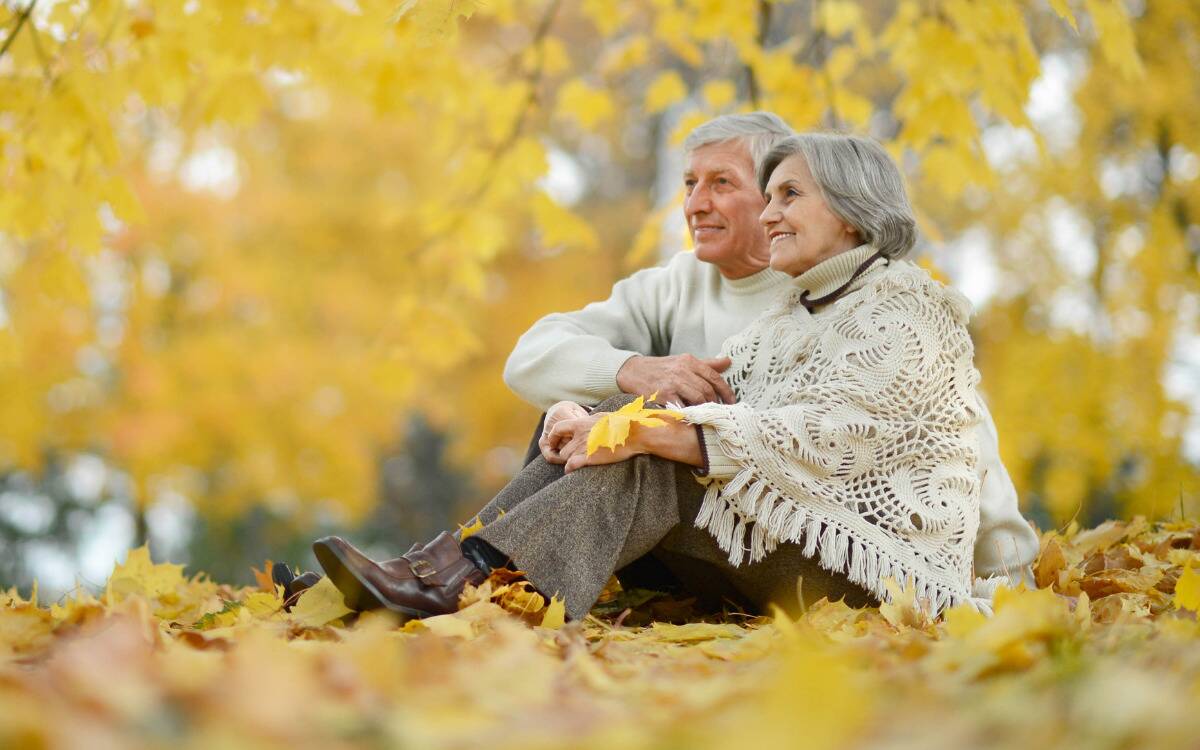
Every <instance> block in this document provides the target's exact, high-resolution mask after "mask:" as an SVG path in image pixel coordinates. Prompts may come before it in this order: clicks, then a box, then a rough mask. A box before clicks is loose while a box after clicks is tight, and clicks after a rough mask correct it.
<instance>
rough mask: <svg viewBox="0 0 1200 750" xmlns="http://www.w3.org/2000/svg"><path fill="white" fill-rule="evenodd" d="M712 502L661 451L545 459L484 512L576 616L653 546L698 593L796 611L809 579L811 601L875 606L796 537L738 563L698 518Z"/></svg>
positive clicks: (487, 525)
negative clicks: (617, 457) (608, 460)
mask: <svg viewBox="0 0 1200 750" xmlns="http://www.w3.org/2000/svg"><path fill="white" fill-rule="evenodd" d="M631 400H632V397H631V396H625V395H621V396H614V397H613V398H610V399H608V400H607V401H605V402H603V403H602V404H600V406H599V407H597V408H598V409H599V410H600V411H611V410H614V409H617V408H619V407H620V406H621V405H623V404H625V403H627V402H628V401H631ZM703 499H704V487H703V485H701V484H700V483H699V482H697V481H696V479H695V476H694V475H693V473H692V471H691V467H689V466H686V465H684V464H680V463H676V462H674V461H669V460H666V459H662V458H659V457H657V456H637V457H635V458H632V459H630V460H627V461H620V462H618V463H615V464H608V465H605V466H588V467H585V468H583V469H580V470H578V471H575V472H572V473H571V474H565V473H564V472H563V468H562V466H559V465H555V464H550V463H548V462H546V460H545V459H543V458H540V457H539V458H536V459H534V460H533V461H532V462H531V463H530V464H529V465H528V466H526V467H525V468H524V469H523V470H522V471H521V472H520V473H519V474H518V475H517V476H516V477H514V478H513V480H512V481H511V482H509V484H508V485H507V486H506V487H505V488H504V489H503V490H501V491H500V493H499V494H498V495H496V497H495V498H493V499H492V501H491V502H490V503H488V504H487V505H486V506H485V507H484V508H483V510H481V511H480V512H479V518H480V520H481V521H482V522H483V524H484V528H483V529H482V530H481V531H479V532H478V536H479V537H480V538H481V539H483V540H484V541H486V542H488V543H489V544H491V545H492V546H493V547H495V548H496V549H498V550H500V551H501V552H503V553H505V554H506V555H508V556H509V557H511V558H512V560H513V562H514V564H515V565H516V567H517V568H519V569H520V570H523V571H525V574H526V575H527V576H528V577H529V580H530V582H531V583H532V584H533V585H534V586H535V587H536V588H537V589H538V590H539V591H541V592H543V593H545V594H547V595H557V596H559V597H561V598H562V599H563V600H564V602H565V604H566V610H567V615H568V616H569V617H570V618H572V619H581V618H583V617H585V616H586V615H587V613H588V611H589V610H590V609H591V607H592V605H593V604H595V602H596V599H597V597H599V595H600V592H601V590H602V589H603V588H604V584H605V583H606V582H607V581H608V579H609V577H610V576H612V575H613V573H615V572H617V571H619V570H621V569H622V568H624V567H625V566H627V565H629V564H630V563H632V562H633V561H635V560H637V559H638V558H640V557H642V556H643V555H646V554H647V553H650V554H652V555H653V556H654V557H655V558H656V559H658V560H659V561H660V562H662V563H663V564H664V565H665V566H666V567H667V568H668V569H669V570H670V571H671V572H672V573H673V574H675V575H676V577H678V578H679V579H680V581H681V582H682V583H683V584H684V586H685V587H686V588H687V589H688V590H689V591H691V592H693V593H696V594H698V595H700V596H710V595H718V596H719V595H723V594H724V593H725V592H727V591H730V590H732V591H733V592H736V593H737V594H740V598H742V599H744V600H746V601H748V602H749V603H751V604H752V605H753V606H755V607H757V608H758V609H760V610H765V609H766V608H767V607H768V605H769V604H770V603H772V602H775V603H778V604H780V605H781V606H783V607H784V608H785V609H794V608H795V605H796V604H797V603H798V598H797V580H798V579H800V578H802V579H803V585H802V596H803V599H804V600H805V601H806V602H812V601H815V600H816V599H819V598H820V597H822V596H828V597H829V598H830V599H839V598H842V597H845V599H846V602H847V603H848V604H851V605H852V606H863V605H866V604H872V603H875V600H874V599H873V597H871V596H870V595H869V594H868V593H867V592H865V591H864V590H863V589H862V588H860V587H858V586H857V585H855V584H853V583H851V582H850V581H849V580H848V579H846V577H845V576H843V575H840V574H834V573H830V572H828V571H826V570H824V569H823V568H821V567H820V566H819V565H818V564H817V563H816V562H815V561H813V560H812V559H810V558H808V557H805V556H804V555H803V554H802V552H801V549H800V547H799V546H798V545H795V544H781V545H780V546H779V548H778V549H776V550H775V551H774V552H772V553H771V554H769V555H767V556H766V557H765V558H764V559H762V560H761V561H759V562H757V563H754V564H743V565H741V566H740V567H736V568H735V567H734V566H732V565H731V564H730V563H729V555H728V553H725V552H722V551H721V548H720V547H719V546H718V545H717V542H716V540H715V539H713V537H712V535H711V534H709V533H708V532H706V531H704V530H703V529H698V528H696V527H695V526H694V525H693V523H692V522H693V521H694V519H695V517H696V514H697V513H698V512H699V510H700V503H701V501H702V500H703ZM501 511H503V513H501Z"/></svg>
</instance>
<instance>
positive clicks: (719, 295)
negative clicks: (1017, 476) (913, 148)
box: [504, 252, 1038, 583]
mask: <svg viewBox="0 0 1200 750" xmlns="http://www.w3.org/2000/svg"><path fill="white" fill-rule="evenodd" d="M839 259H841V260H839ZM835 261H836V262H835ZM852 261H853V258H851V257H850V256H849V254H844V255H843V256H838V257H836V258H832V259H830V262H829V263H823V264H821V265H819V266H818V267H817V268H814V269H812V271H810V272H809V273H810V274H813V276H810V277H809V279H810V280H815V281H814V284H815V285H817V286H820V285H824V286H825V287H827V288H828V289H829V290H832V289H835V288H837V287H838V286H840V285H841V284H842V283H843V282H844V281H845V280H846V278H848V277H849V274H850V273H852V272H853V270H854V268H856V267H857V265H856V264H855V265H851V262H852ZM843 274H844V275H843ZM822 279H824V281H822ZM798 282H799V280H794V279H792V278H791V277H790V276H787V275H785V274H782V273H777V272H775V271H771V270H770V269H767V270H764V271H762V272H760V273H757V274H754V275H753V276H750V277H747V278H745V279H738V280H733V281H731V280H729V279H725V278H723V277H722V276H721V275H720V273H718V272H717V269H716V267H714V266H712V265H711V264H708V263H703V262H701V261H699V260H697V259H696V256H695V255H693V254H692V253H689V252H683V253H678V254H676V255H675V256H673V257H672V258H671V260H670V262H669V263H668V264H667V265H665V266H662V267H657V268H648V269H645V270H642V271H638V272H637V273H635V274H633V275H632V276H630V277H628V278H626V279H623V280H622V281H619V282H617V284H616V285H615V286H614V287H613V291H612V294H611V296H610V297H609V298H608V299H605V300H602V301H599V302H595V303H592V304H590V305H588V306H587V307H585V308H583V309H581V310H575V311H571V312H561V313H553V314H551V315H547V316H546V317H544V318H542V319H541V320H539V321H537V322H536V323H535V324H534V325H533V327H531V328H530V329H529V331H528V332H526V333H525V334H524V335H523V336H522V337H521V338H520V340H519V341H518V342H517V345H516V347H515V349H514V350H513V352H512V354H511V355H510V356H509V358H508V363H507V364H506V366H505V370H504V379H505V382H506V383H508V385H509V387H511V388H512V390H513V391H514V392H516V393H517V395H519V396H521V397H522V398H523V399H525V400H526V401H528V402H529V403H531V404H533V405H534V406H537V407H538V408H540V409H545V408H546V407H548V406H549V405H551V404H553V403H555V402H556V401H564V400H568V401H577V402H579V403H583V404H594V403H597V402H599V401H601V400H603V399H605V398H608V397H609V396H613V395H616V394H617V393H620V388H619V387H618V386H617V382H616V374H617V371H618V370H619V369H620V368H621V365H623V364H624V363H625V361H626V360H627V359H629V358H630V357H632V356H635V355H637V354H644V355H648V356H665V355H669V354H684V353H688V354H693V355H695V356H697V357H712V356H716V355H717V354H718V353H720V351H721V346H722V344H723V343H724V342H725V340H726V339H727V338H728V337H730V336H732V335H734V334H736V333H738V332H740V331H742V330H743V329H745V328H746V327H747V326H748V325H750V323H751V322H753V321H754V320H755V319H756V318H758V317H759V316H760V315H762V314H763V312H764V311H765V310H767V309H768V307H770V306H771V305H772V304H773V302H774V301H775V300H776V298H777V297H779V296H780V295H781V294H782V293H783V292H784V290H785V289H788V288H791V287H792V286H793V285H795V284H796V283H798ZM814 296H817V295H816V294H815V293H814ZM834 307H837V306H836V305H831V306H830V308H834ZM829 311H830V310H829V309H828V308H825V309H820V310H818V311H817V312H816V313H815V314H814V315H813V316H811V317H812V318H813V319H818V318H820V317H822V316H824V315H826V314H828V312H829ZM801 312H803V311H801ZM798 319H799V318H798ZM980 408H981V409H982V411H983V423H982V425H981V426H980V428H979V431H978V433H979V441H980V447H981V459H982V460H981V464H980V466H979V474H980V480H981V482H982V494H981V497H980V518H979V535H978V538H977V540H976V543H975V572H976V575H977V576H981V577H985V578H986V577H990V576H1006V577H1007V578H1008V579H1009V580H1010V581H1011V582H1013V583H1016V582H1018V581H1021V580H1026V581H1030V582H1031V581H1032V576H1031V573H1030V570H1029V565H1030V563H1031V562H1032V561H1033V559H1034V558H1035V557H1036V555H1037V552H1038V540H1037V536H1036V535H1035V534H1034V532H1033V530H1032V529H1031V528H1030V526H1029V524H1028V523H1027V522H1026V521H1025V519H1024V518H1022V517H1021V514H1020V511H1019V509H1018V506H1017V494H1016V490H1015V488H1014V487H1013V484H1012V481H1011V480H1010V479H1009V476H1008V471H1007V470H1006V469H1005V468H1004V464H1003V462H1002V461H1001V460H1000V453H999V448H998V444H997V439H996V429H995V426H994V424H993V422H992V418H991V415H990V414H989V413H988V411H987V409H986V407H985V406H984V405H983V403H982V402H980ZM708 452H709V463H710V471H709V474H710V476H712V477H715V478H732V477H733V476H734V475H735V474H736V473H737V471H738V469H739V468H740V467H739V466H738V464H737V463H736V462H734V461H733V459H731V458H729V457H728V456H725V454H724V453H722V452H721V446H720V443H719V442H718V441H717V439H716V438H715V437H713V438H712V439H710V440H709V441H708Z"/></svg>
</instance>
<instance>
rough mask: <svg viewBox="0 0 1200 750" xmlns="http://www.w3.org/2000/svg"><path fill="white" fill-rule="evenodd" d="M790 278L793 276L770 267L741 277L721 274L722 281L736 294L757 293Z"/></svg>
mask: <svg viewBox="0 0 1200 750" xmlns="http://www.w3.org/2000/svg"><path fill="white" fill-rule="evenodd" d="M790 279H791V277H790V276H788V275H787V274H786V273H783V272H781V271H776V270H775V269H773V268H769V267H768V268H764V269H763V270H761V271H759V272H758V273H753V274H750V275H749V276H743V277H742V278H740V279H727V278H725V277H724V276H721V283H722V284H724V285H725V287H726V288H727V289H729V291H731V292H733V293H734V294H756V293H758V292H761V291H762V290H764V289H767V288H768V287H772V286H776V285H778V284H781V283H785V282H787V281H789V280H790Z"/></svg>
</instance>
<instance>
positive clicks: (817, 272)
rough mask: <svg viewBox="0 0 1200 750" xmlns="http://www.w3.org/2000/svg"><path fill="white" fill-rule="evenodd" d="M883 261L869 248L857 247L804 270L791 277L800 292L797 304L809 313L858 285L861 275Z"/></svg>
mask: <svg viewBox="0 0 1200 750" xmlns="http://www.w3.org/2000/svg"><path fill="white" fill-rule="evenodd" d="M881 261H882V262H881ZM886 262H887V261H886V259H884V258H883V257H882V256H879V255H878V251H877V250H876V249H875V247H874V246H873V245H859V246H858V247H856V248H854V249H853V250H847V251H846V252H844V253H838V254H837V255H835V256H833V257H832V258H826V259H825V260H823V261H821V262H820V263H818V264H817V265H815V266H813V267H812V268H810V269H808V270H807V271H805V272H804V273H802V274H800V275H799V276H797V277H796V278H795V280H794V281H793V286H794V288H795V289H798V290H800V291H801V292H802V293H803V296H802V299H801V303H802V304H803V305H804V306H805V307H807V308H809V310H810V311H811V310H812V309H813V308H816V307H821V306H823V305H827V304H829V303H830V302H833V301H834V300H836V299H837V298H838V297H840V296H842V295H843V294H846V293H847V292H851V291H853V290H854V289H857V288H858V287H860V286H862V284H863V283H865V282H864V280H863V276H864V275H865V274H868V273H869V272H870V271H872V270H874V269H875V268H881V267H883V265H884V264H886ZM864 266H865V267H864ZM856 274H857V276H856ZM827 298H828V299H827Z"/></svg>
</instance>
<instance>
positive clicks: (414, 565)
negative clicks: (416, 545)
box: [409, 558, 437, 580]
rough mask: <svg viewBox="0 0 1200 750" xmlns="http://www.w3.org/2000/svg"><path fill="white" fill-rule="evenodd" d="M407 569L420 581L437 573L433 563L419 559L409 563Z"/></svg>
mask: <svg viewBox="0 0 1200 750" xmlns="http://www.w3.org/2000/svg"><path fill="white" fill-rule="evenodd" d="M409 568H410V569H412V572H413V575H415V576H416V577H417V578H420V579H422V580H424V579H426V578H428V577H429V576H431V575H433V574H435V573H437V570H436V569H435V568H434V567H433V563H431V562H429V561H428V560H423V559H420V558H418V559H416V560H413V561H411V562H410V563H409Z"/></svg>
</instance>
